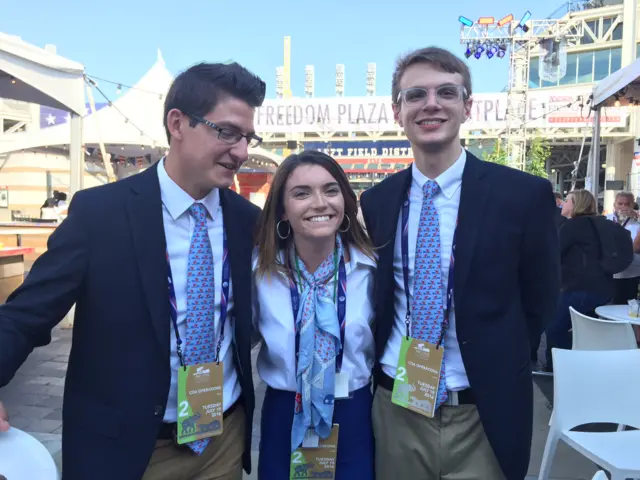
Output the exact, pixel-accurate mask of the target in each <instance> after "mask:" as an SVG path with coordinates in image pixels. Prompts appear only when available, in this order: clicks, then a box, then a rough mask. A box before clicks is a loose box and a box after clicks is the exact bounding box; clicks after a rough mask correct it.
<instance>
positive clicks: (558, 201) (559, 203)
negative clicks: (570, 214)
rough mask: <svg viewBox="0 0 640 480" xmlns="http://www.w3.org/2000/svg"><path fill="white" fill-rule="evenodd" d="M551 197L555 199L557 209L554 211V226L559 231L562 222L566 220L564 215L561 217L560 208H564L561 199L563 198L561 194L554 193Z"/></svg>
mask: <svg viewBox="0 0 640 480" xmlns="http://www.w3.org/2000/svg"><path fill="white" fill-rule="evenodd" d="M553 196H554V197H555V198H556V207H557V208H558V209H557V210H556V225H557V226H558V229H559V228H560V227H561V226H562V224H563V223H564V221H565V220H566V219H567V218H566V217H565V216H564V215H562V207H563V206H564V200H563V199H562V198H563V197H562V193H561V192H554V193H553Z"/></svg>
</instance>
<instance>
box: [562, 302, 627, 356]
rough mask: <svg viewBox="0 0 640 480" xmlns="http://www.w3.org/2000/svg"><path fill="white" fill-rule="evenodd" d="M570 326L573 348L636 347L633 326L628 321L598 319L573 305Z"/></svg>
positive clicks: (613, 348) (616, 348)
mask: <svg viewBox="0 0 640 480" xmlns="http://www.w3.org/2000/svg"><path fill="white" fill-rule="evenodd" d="M569 312H571V326H572V327H573V328H572V332H573V349H574V350H627V349H631V350H634V349H637V348H638V344H637V342H636V337H635V333H634V331H633V327H632V326H631V324H630V323H628V322H619V321H614V320H600V319H597V318H593V317H589V316H587V315H583V314H582V313H580V312H578V311H576V310H575V309H574V308H573V307H569Z"/></svg>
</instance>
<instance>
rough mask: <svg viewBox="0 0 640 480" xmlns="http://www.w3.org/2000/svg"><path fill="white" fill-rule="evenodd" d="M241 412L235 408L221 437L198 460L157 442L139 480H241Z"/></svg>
mask: <svg viewBox="0 0 640 480" xmlns="http://www.w3.org/2000/svg"><path fill="white" fill-rule="evenodd" d="M244 429H245V416H244V409H243V408H242V406H240V405H238V407H237V408H236V409H235V411H234V412H233V413H232V414H231V415H229V416H228V417H227V418H225V419H224V422H223V432H222V435H220V436H217V437H212V439H211V442H210V443H209V445H208V446H207V448H206V449H205V451H204V452H203V453H202V455H200V456H198V455H196V454H194V453H193V452H192V451H191V450H190V449H189V447H188V446H186V445H180V446H177V445H175V444H174V443H173V440H158V441H157V442H156V448H155V450H154V451H153V455H152V456H151V461H150V462H149V466H148V467H147V470H146V472H145V473H144V476H143V477H142V480H242V453H243V452H244Z"/></svg>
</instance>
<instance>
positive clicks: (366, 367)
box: [253, 248, 376, 408]
mask: <svg viewBox="0 0 640 480" xmlns="http://www.w3.org/2000/svg"><path fill="white" fill-rule="evenodd" d="M349 254H350V258H349V262H348V263H346V264H345V273H346V274H347V290H346V297H347V308H346V312H345V334H344V339H345V340H344V343H345V345H344V355H343V359H342V372H345V373H347V374H348V375H349V391H350V392H353V391H355V390H358V389H359V388H362V387H365V386H366V385H367V384H369V382H370V381H371V370H372V368H373V362H374V349H375V346H374V341H373V332H372V330H371V323H372V322H373V283H374V273H375V268H376V262H375V261H374V260H372V259H371V258H369V257H367V256H366V255H365V254H364V253H362V252H361V251H359V250H358V249H356V248H350V249H349ZM279 257H280V259H282V258H283V252H280V254H279ZM253 278H254V288H255V290H254V294H255V296H254V299H255V305H254V312H255V313H254V324H255V326H256V327H257V328H258V329H259V331H260V334H261V335H262V339H263V344H262V347H261V349H260V354H259V355H258V361H257V367H258V374H259V375H260V378H261V379H262V380H263V381H264V382H265V383H266V384H267V385H269V386H270V387H271V388H275V389H277V390H286V391H290V392H295V391H296V388H297V383H296V355H295V338H296V333H295V327H294V320H293V308H292V306H291V292H290V289H289V279H288V277H287V275H286V274H285V273H284V272H280V271H278V272H273V273H268V274H266V275H260V274H258V272H257V258H256V256H255V255H254V262H253ZM334 281H335V279H332V280H330V281H329V283H328V288H329V290H330V291H332V289H333V284H334ZM291 407H292V408H293V404H292V405H291Z"/></svg>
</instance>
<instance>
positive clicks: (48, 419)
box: [0, 328, 596, 480]
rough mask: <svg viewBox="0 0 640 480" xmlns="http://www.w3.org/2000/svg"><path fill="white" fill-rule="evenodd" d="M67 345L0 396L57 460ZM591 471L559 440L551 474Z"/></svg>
mask: <svg viewBox="0 0 640 480" xmlns="http://www.w3.org/2000/svg"><path fill="white" fill-rule="evenodd" d="M70 346H71V330H66V329H60V328H56V329H55V330H54V332H53V335H52V342H51V343H50V344H49V345H47V346H45V347H40V348H38V349H36V350H34V352H33V353H32V354H31V355H30V356H29V358H28V359H27V361H26V362H25V363H24V365H23V366H22V367H21V368H20V370H19V371H18V372H17V373H16V376H15V378H14V379H13V381H12V382H11V383H10V384H9V385H8V386H6V387H4V388H1V389H0V400H2V402H4V403H5V405H6V407H7V410H8V412H9V415H10V416H11V423H12V425H14V426H15V427H16V428H19V429H21V430H25V431H27V432H29V433H31V434H32V435H34V436H35V437H36V438H38V439H39V440H40V441H41V442H42V443H43V444H44V445H45V446H46V447H47V448H48V449H49V451H50V452H51V453H52V455H53V456H54V459H55V460H56V463H57V464H58V466H60V460H61V458H60V456H61V433H62V394H63V386H64V376H65V372H66V365H67V361H68V356H69V349H70ZM256 354H257V350H254V352H253V355H252V357H253V360H254V364H255V357H256ZM254 384H255V385H256V415H255V417H254V434H253V444H252V457H253V458H254V465H257V457H258V446H259V442H260V417H261V415H260V413H261V407H262V401H263V399H264V393H265V390H266V388H265V385H264V384H263V383H262V382H261V381H260V379H259V378H258V376H257V372H256V371H255V369H254ZM552 388H553V386H552V379H551V378H549V377H536V379H535V389H534V392H535V393H534V400H535V409H534V435H533V447H532V454H531V466H530V468H529V476H528V477H527V479H526V480H533V479H535V478H537V477H536V475H537V473H538V469H539V466H540V461H541V459H542V452H543V450H544V443H545V440H546V436H547V431H548V423H549V417H550V413H551V403H550V402H551V399H552V397H553V392H552ZM595 471H596V468H595V466H594V465H593V464H592V463H591V462H589V461H588V460H586V459H585V458H584V457H582V456H580V455H578V454H577V453H575V452H574V451H573V450H571V449H570V448H568V447H566V446H565V445H562V444H561V445H560V447H559V449H558V453H557V455H556V459H555V461H554V465H553V470H552V475H553V480H591V478H592V476H593V474H594V473H595ZM245 479H246V480H255V479H257V473H256V470H255V469H254V473H253V474H252V475H248V476H245Z"/></svg>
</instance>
